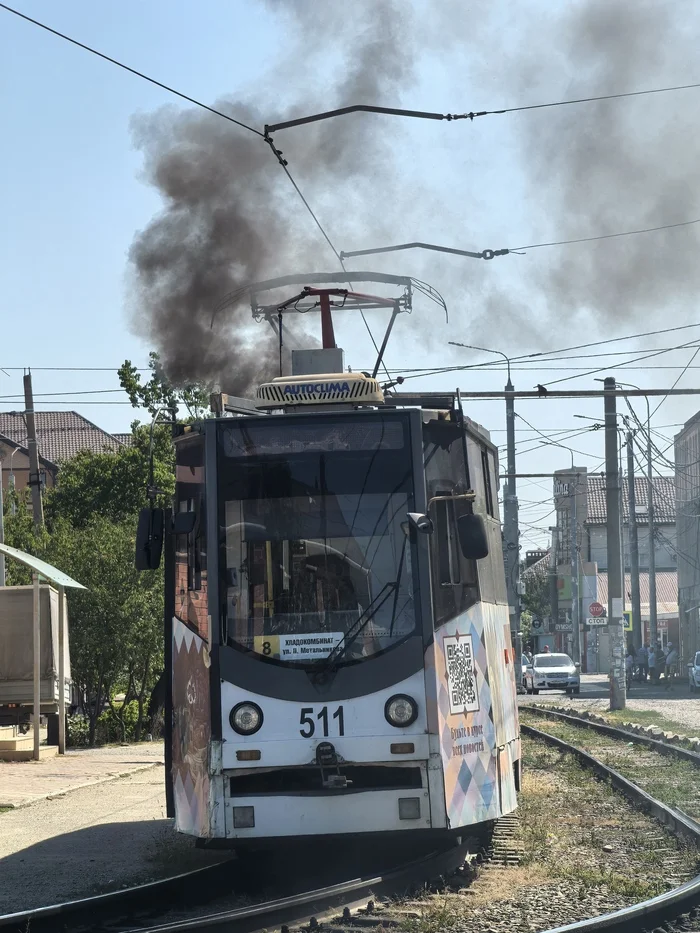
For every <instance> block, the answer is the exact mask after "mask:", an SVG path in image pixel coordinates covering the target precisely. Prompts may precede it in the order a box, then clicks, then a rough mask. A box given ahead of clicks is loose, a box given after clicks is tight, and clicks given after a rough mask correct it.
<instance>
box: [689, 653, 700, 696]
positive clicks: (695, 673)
mask: <svg viewBox="0 0 700 933" xmlns="http://www.w3.org/2000/svg"><path fill="white" fill-rule="evenodd" d="M688 683H689V684H690V692H691V693H697V692H698V690H700V651H696V652H695V657H694V658H693V662H692V664H689V665H688Z"/></svg>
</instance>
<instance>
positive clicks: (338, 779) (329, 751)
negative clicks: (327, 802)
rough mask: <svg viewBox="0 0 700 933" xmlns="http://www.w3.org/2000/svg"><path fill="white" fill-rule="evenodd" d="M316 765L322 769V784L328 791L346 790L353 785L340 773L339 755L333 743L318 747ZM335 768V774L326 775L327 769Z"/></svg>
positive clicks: (322, 743) (321, 743) (325, 743)
mask: <svg viewBox="0 0 700 933" xmlns="http://www.w3.org/2000/svg"><path fill="white" fill-rule="evenodd" d="M316 764H317V765H318V766H319V768H320V769H321V784H322V785H323V786H324V787H325V788H326V790H345V788H346V787H348V785H350V784H352V781H349V780H348V779H347V777H346V776H345V775H344V774H341V773H340V767H339V766H338V755H337V753H336V750H335V747H334V746H333V744H332V743H331V742H320V743H319V744H318V745H317V747H316ZM332 768H335V774H326V770H327V769H332Z"/></svg>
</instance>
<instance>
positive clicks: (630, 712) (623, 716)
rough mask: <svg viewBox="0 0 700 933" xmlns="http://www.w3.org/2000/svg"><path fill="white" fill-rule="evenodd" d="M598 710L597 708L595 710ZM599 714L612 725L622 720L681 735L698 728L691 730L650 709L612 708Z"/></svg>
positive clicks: (619, 723) (694, 732) (692, 733)
mask: <svg viewBox="0 0 700 933" xmlns="http://www.w3.org/2000/svg"><path fill="white" fill-rule="evenodd" d="M596 712H598V710H596ZM599 715H600V716H603V718H604V719H607V720H608V721H609V722H610V723H611V724H612V725H616V726H617V725H621V724H622V723H623V722H633V723H636V724H637V725H640V726H657V727H658V728H659V729H661V730H662V732H678V733H680V734H681V735H688V736H691V737H692V736H693V735H695V734H697V732H698V730H697V729H695V730H693V729H692V728H691V727H690V726H688V725H683V723H682V722H676V721H675V719H669V718H668V717H667V716H664V715H663V714H662V713H657V712H655V711H654V710H650V709H630V708H628V709H613V710H604V711H601V712H599Z"/></svg>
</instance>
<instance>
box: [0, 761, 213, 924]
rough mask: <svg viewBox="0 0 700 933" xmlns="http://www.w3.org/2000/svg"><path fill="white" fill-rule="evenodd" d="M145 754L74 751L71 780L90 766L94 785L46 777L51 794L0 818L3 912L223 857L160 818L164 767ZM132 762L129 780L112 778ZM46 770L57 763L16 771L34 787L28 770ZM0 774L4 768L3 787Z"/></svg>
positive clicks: (27, 764)
mask: <svg viewBox="0 0 700 933" xmlns="http://www.w3.org/2000/svg"><path fill="white" fill-rule="evenodd" d="M146 748H147V747H146V746H140V745H137V746H130V747H129V748H120V749H114V750H112V749H97V750H96V751H95V754H91V753H89V752H86V751H81V752H76V753H74V755H75V758H76V761H75V762H71V763H70V764H71V765H72V766H74V767H77V770H76V771H75V774H74V776H75V777H77V776H81V777H84V776H85V768H86V767H87V766H88V765H89V766H90V767H91V768H92V769H93V770H92V778H93V780H92V783H89V784H87V785H86V786H82V787H79V788H75V787H73V788H72V789H71V788H70V787H68V788H67V787H66V774H65V773H63V772H60V771H59V772H58V773H55V774H54V777H53V778H51V777H50V773H49V772H48V771H47V772H46V773H45V774H44V775H42V777H41V780H43V781H50V780H53V787H54V793H53V794H50V795H49V796H48V797H44V798H43V799H40V800H35V801H34V802H32V803H30V804H29V805H28V806H21V807H17V808H16V809H13V810H7V811H6V812H4V813H0V914H4V913H10V912H14V911H18V910H29V909H31V908H33V907H41V906H44V905H47V904H56V903H59V902H61V901H66V900H71V899H73V898H80V897H87V896H89V895H91V894H96V893H99V892H101V891H104V890H116V889H118V888H122V887H126V886H128V885H130V884H135V883H137V882H144V881H148V880H151V879H155V878H162V877H167V876H170V875H175V874H178V873H179V872H182V871H188V870H190V869H193V868H199V867H202V866H203V865H207V864H210V863H211V862H212V861H219V860H220V859H221V858H222V855H223V856H224V857H225V853H223V854H222V853H210V852H205V851H204V850H202V849H197V848H195V842H194V839H192V838H191V837H189V836H181V835H178V834H176V833H175V830H174V827H173V821H172V820H169V819H166V817H165V783H164V773H163V770H164V769H163V766H162V764H160V763H159V762H158V761H157V760H155V761H153V760H152V761H151V763H150V764H147V765H146V767H144V759H143V757H142V754H143V755H145V754H146ZM150 748H151V751H155V752H157V751H158V748H157V747H156V749H153V747H152V746H150ZM159 751H160V754H161V755H162V746H161V748H160V750H159ZM110 752H111V755H110ZM66 759H67V760H68V761H67V762H66V764H68V762H69V758H68V756H66ZM81 762H82V765H81ZM132 763H133V767H132V770H131V773H130V774H128V775H127V776H126V777H122V778H119V777H116V778H115V777H114V776H112V777H111V778H110V776H109V775H110V773H111V772H112V770H113V769H116V770H117V771H119V770H121V771H122V772H123V771H125V770H127V769H128V768H129V767H130V765H131V764H132ZM100 764H101V771H100V770H99V765H100ZM47 765H48V766H50V767H54V768H55V767H56V765H55V762H54V761H49V762H46V761H45V762H37V763H33V762H22V763H21V765H19V767H20V768H24V769H25V771H24V773H25V775H26V776H27V780H28V782H29V783H30V784H33V789H36V786H37V785H36V782H37V781H38V780H39V778H37V777H33V776H32V774H31V772H32V770H35V771H39V770H40V769H41V768H43V767H46V766H47ZM78 766H79V767H78ZM80 767H82V771H80ZM5 773H6V770H4V766H3V770H2V771H0V786H2V784H1V782H2V781H3V780H4V775H5ZM66 789H68V790H69V791H70V792H69V793H66Z"/></svg>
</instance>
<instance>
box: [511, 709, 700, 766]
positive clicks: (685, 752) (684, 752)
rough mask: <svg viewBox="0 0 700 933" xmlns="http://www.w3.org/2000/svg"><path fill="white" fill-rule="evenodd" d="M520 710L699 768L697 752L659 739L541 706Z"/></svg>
mask: <svg viewBox="0 0 700 933" xmlns="http://www.w3.org/2000/svg"><path fill="white" fill-rule="evenodd" d="M521 708H522V709H525V710H527V709H532V710H534V711H536V712H537V713H538V714H541V715H542V716H544V717H545V718H549V719H557V720H559V721H561V722H566V723H569V724H570V725H574V726H576V727H579V728H585V729H592V730H593V731H594V732H600V733H601V734H603V735H610V736H612V737H613V738H616V739H622V740H624V741H625V742H636V743H637V744H638V745H646V747H647V748H650V749H652V750H653V751H655V752H659V754H660V755H670V756H671V757H674V758H682V759H684V760H685V761H689V762H690V763H691V764H694V765H695V766H696V767H698V768H700V755H699V754H698V753H697V752H691V751H690V750H689V749H687V748H681V746H679V745H671V744H670V743H669V742H662V741H661V740H660V739H652V738H651V736H648V735H639V733H638V732H630V731H629V730H628V729H620V728H618V727H616V726H609V725H608V724H607V723H603V722H591V720H589V719H583V718H582V717H580V716H572V715H571V714H570V713H560V712H559V710H554V709H551V710H550V709H543V708H542V707H541V706H530V705H529V704H523V706H522V707H521Z"/></svg>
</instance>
